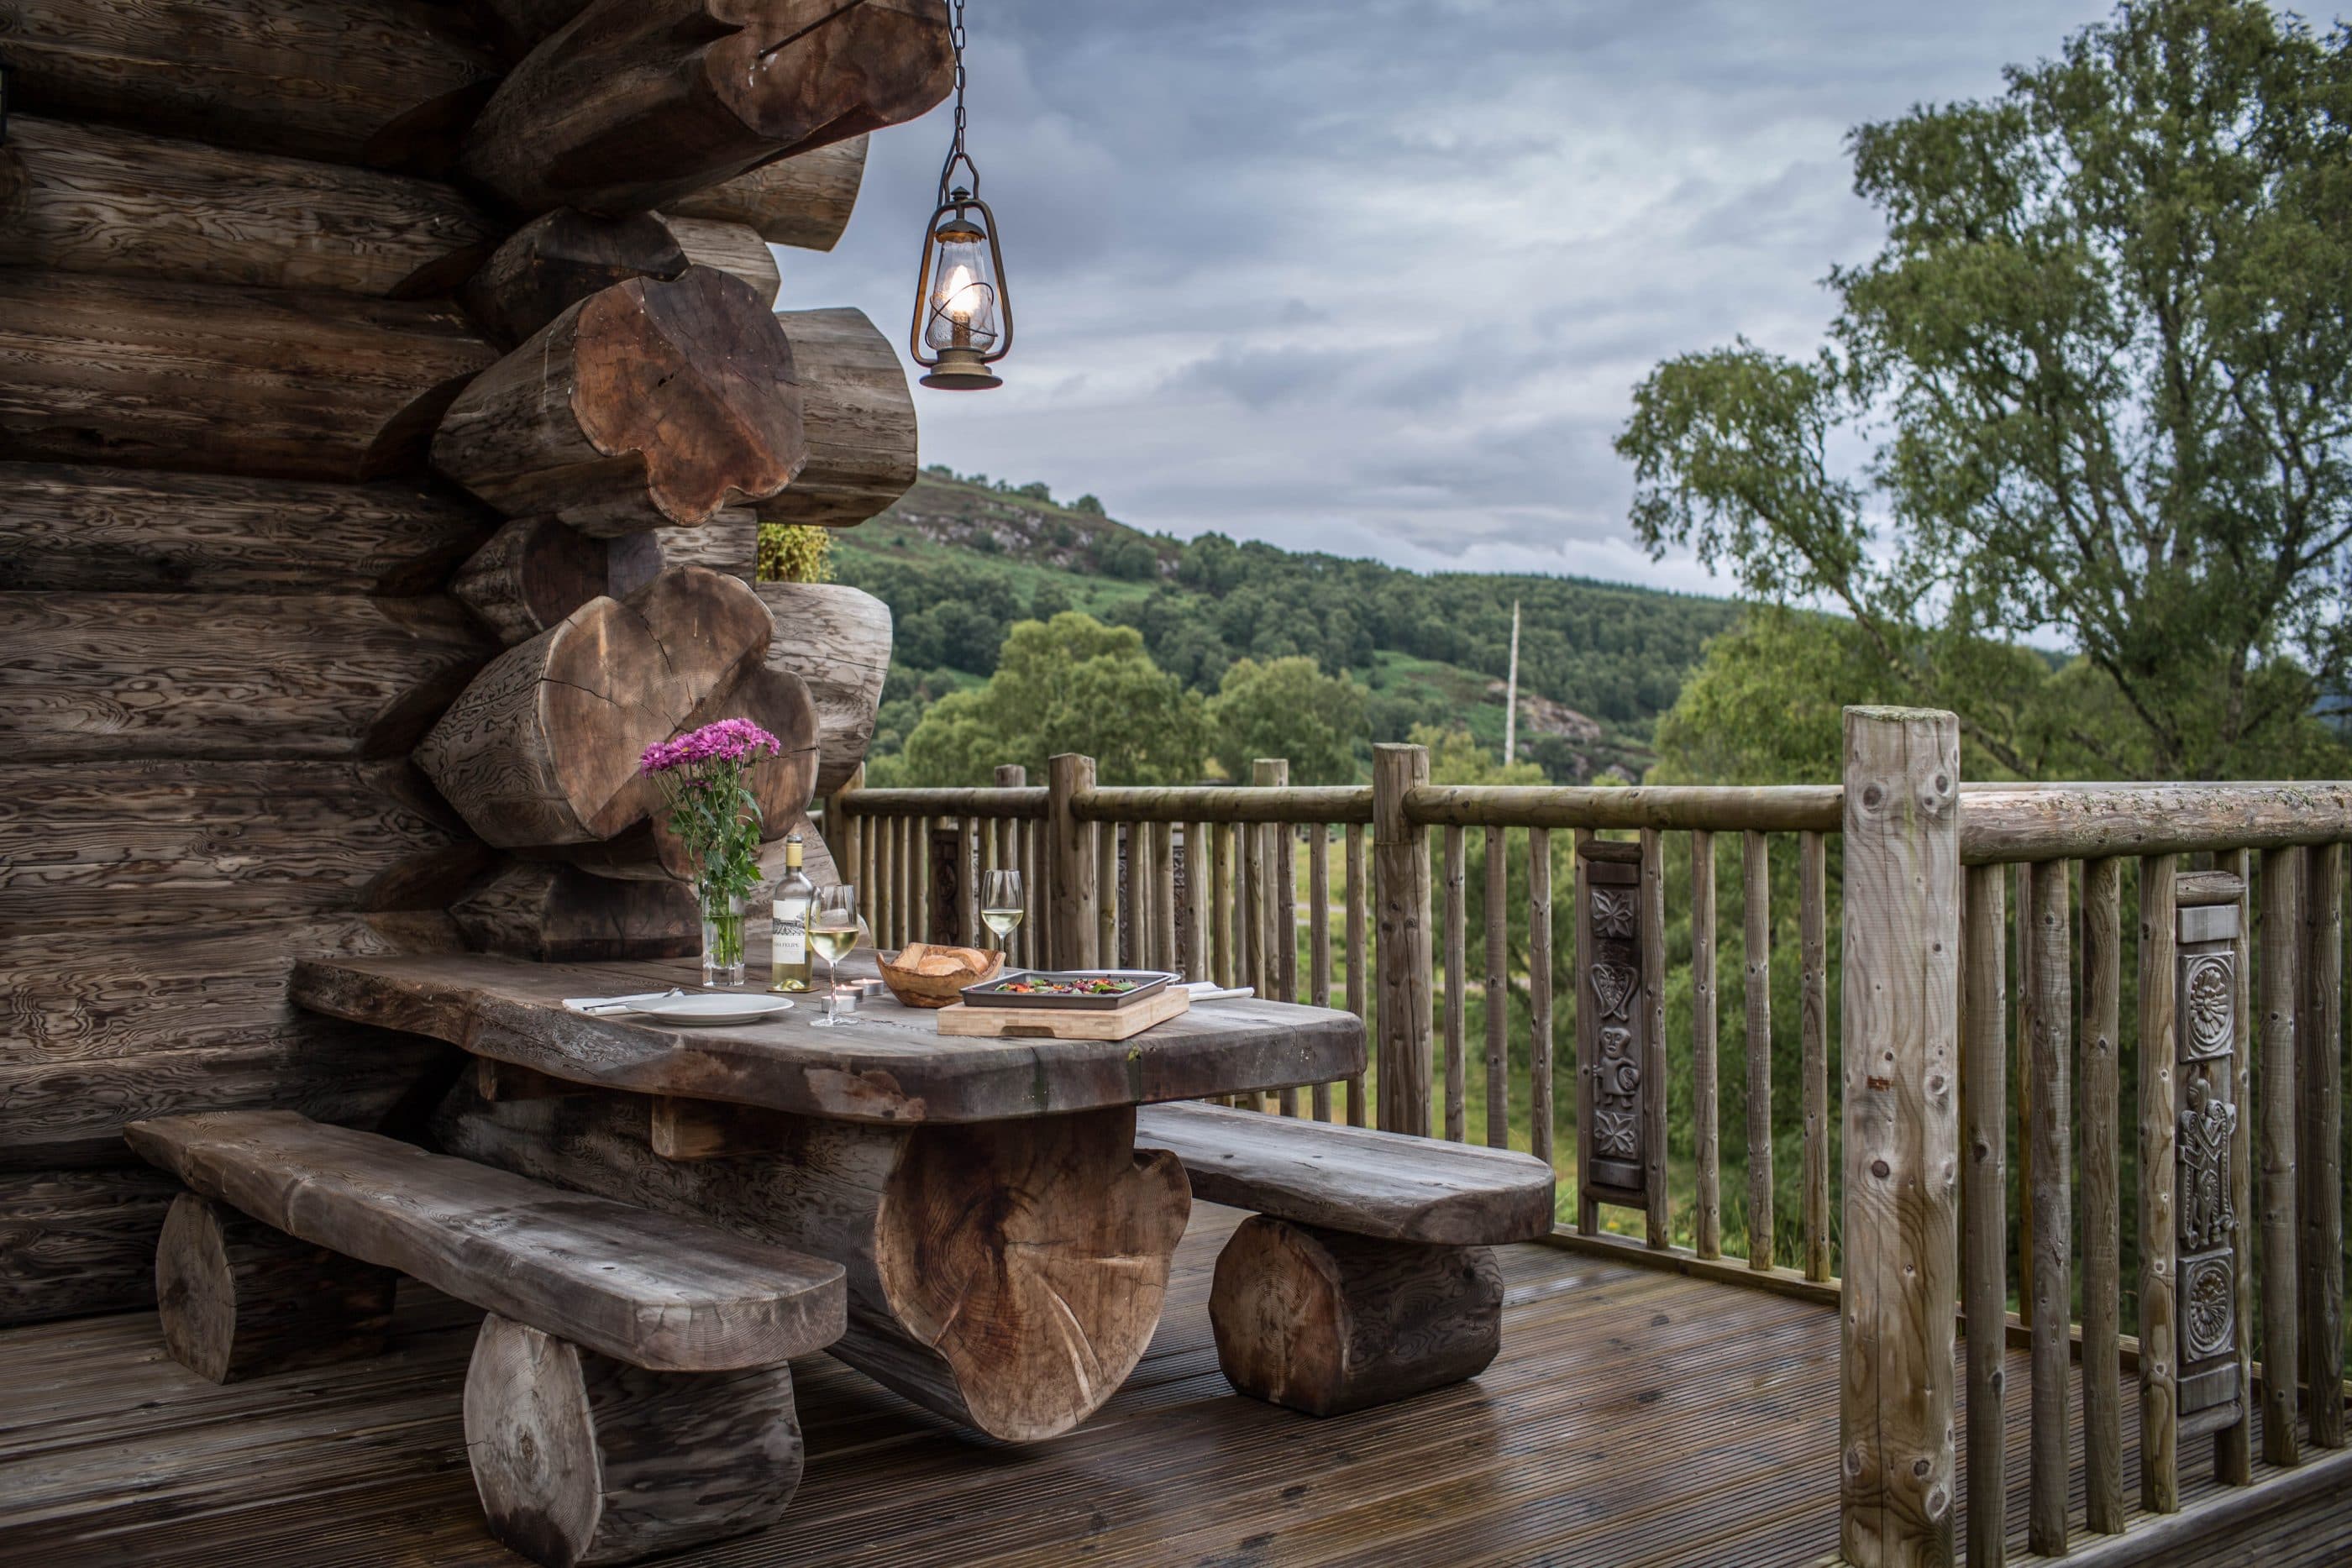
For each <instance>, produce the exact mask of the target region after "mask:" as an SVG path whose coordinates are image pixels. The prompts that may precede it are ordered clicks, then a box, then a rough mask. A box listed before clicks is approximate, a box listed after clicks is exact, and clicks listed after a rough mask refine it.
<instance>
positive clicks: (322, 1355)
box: [155, 1192, 400, 1383]
mask: <svg viewBox="0 0 2352 1568" xmlns="http://www.w3.org/2000/svg"><path fill="white" fill-rule="evenodd" d="M399 1281H400V1276H399V1275H398V1274H397V1273H395V1272H394V1271H393V1270H390V1269H379V1268H376V1267H374V1266H373V1265H371V1264H367V1263H362V1262H360V1261H358V1260H355V1259H351V1258H346V1257H344V1256H343V1255H342V1254H341V1253H340V1252H331V1251H329V1250H328V1249H326V1248H324V1247H314V1246H312V1245H311V1244H310V1243H309V1242H307V1241H300V1240H297V1239H295V1238H293V1237H291V1236H289V1235H287V1234H286V1233H285V1232H284V1231H281V1230H274V1229H272V1228H270V1227H268V1226H267V1225H264V1224H262V1223H261V1222H260V1221H259V1220H257V1219H249V1218H247V1217H246V1216H244V1215H242V1214H240V1213H238V1212H237V1211H236V1209H234V1208H231V1207H228V1206H227V1205H226V1204H221V1203H215V1202H213V1201H212V1200H211V1199H210V1198H206V1197H198V1196H196V1195H195V1194H194V1193H192V1192H184V1193H182V1194H181V1195H180V1196H179V1197H176V1198H174V1199H173V1200H172V1208H171V1212H170V1213H169V1214H167V1215H165V1216H164V1218H163V1238H162V1239H161V1240H159V1241H158V1242H157V1243H156V1247H155V1300H156V1305H157V1309H158V1312H159V1314H160V1316H161V1317H162V1319H163V1348H164V1349H166V1350H168V1351H170V1352H171V1353H172V1359H173V1360H174V1361H176V1362H178V1363H179V1364H181V1365H183V1366H184V1367H186V1368H187V1369H188V1370H189V1371H191V1372H193V1373H195V1374H196V1375H198V1376H200V1377H207V1378H210V1379H211V1380H212V1381H213V1382H215V1383H234V1382H236V1381H237V1380H238V1379H240V1378H245V1377H252V1376H255V1375H261V1374H267V1373H272V1372H287V1371H291V1370H292V1369H294V1368H296V1367H302V1366H319V1365H323V1364H328V1363H331V1362H338V1361H353V1360H359V1359H362V1358H364V1357H366V1356H371V1355H377V1354H382V1352H383V1347H384V1339H385V1335H386V1333H387V1332H388V1331H389V1329H390V1327H391V1324H392V1303H393V1293H394V1289H395V1287H396V1286H397V1285H398V1284H399Z"/></svg>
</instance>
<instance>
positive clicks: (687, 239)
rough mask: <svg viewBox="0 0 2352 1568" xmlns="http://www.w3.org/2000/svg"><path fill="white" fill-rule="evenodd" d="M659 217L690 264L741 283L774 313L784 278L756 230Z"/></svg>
mask: <svg viewBox="0 0 2352 1568" xmlns="http://www.w3.org/2000/svg"><path fill="white" fill-rule="evenodd" d="M656 215H657V216H658V217H659V219H660V222H661V225H662V227H664V228H666V229H667V230H668V231H669V233H670V237H671V238H673V239H675V240H676V241H677V244H678V247H679V248H680V249H681V250H683V251H684V252H685V253H686V258H687V259H688V261H690V262H692V263H693V264H694V265H695V266H697V267H716V268H718V269H719V271H720V272H723V273H726V274H728V275H729V276H730V277H735V278H737V279H739V280H740V281H741V282H742V283H743V284H744V286H745V287H749V288H750V289H751V292H752V293H753V294H754V295H756V296H758V298H759V299H760V302H761V304H762V305H764V306H766V307H767V308H769V309H771V310H772V309H774V308H775V306H776V296H777V294H778V293H779V292H780V291H782V288H783V286H784V277H783V274H782V273H781V272H779V271H777V270H776V258H775V256H774V255H773V253H772V252H771V251H770V250H769V249H768V242H767V241H765V240H763V239H761V237H760V235H759V234H758V232H757V231H756V230H753V229H751V228H747V227H745V226H744V225H741V224H730V223H722V222H719V221H718V220H716V219H712V218H690V217H687V216H684V215H682V214H677V213H662V214H656Z"/></svg>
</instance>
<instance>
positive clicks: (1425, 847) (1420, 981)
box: [1372, 746, 1431, 1137]
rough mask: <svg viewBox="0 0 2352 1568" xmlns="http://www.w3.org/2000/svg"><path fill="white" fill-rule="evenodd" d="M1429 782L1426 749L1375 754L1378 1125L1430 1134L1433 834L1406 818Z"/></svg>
mask: <svg viewBox="0 0 2352 1568" xmlns="http://www.w3.org/2000/svg"><path fill="white" fill-rule="evenodd" d="M1428 779H1429V754H1428V753H1427V752H1426V751H1425V750H1423V749H1422V748H1421V747H1412V746H1375V747H1372V904H1373V911H1374V914H1373V922H1374V931H1375V936H1374V941H1375V942H1376V943H1377V945H1378V948H1379V956H1377V957H1376V958H1375V959H1374V964H1375V966H1376V967H1375V970H1374V973H1375V975H1376V976H1377V977H1378V982H1379V986H1380V1001H1379V1006H1378V1009H1377V1012H1376V1016H1377V1017H1378V1019H1379V1022H1380V1064H1379V1068H1378V1071H1377V1073H1376V1079H1377V1082H1378V1088H1379V1094H1380V1110H1379V1115H1378V1118H1377V1119H1378V1124H1379V1125H1380V1127H1381V1130H1382V1131H1383V1132H1390V1133H1409V1134H1418V1135H1420V1136H1423V1137H1426V1136H1427V1135H1428V1134H1429V1088H1430V1084H1429V1076H1430V1067H1431V1062H1430V1050H1429V1047H1430V1010H1429V1009H1430V996H1429V987H1430V969H1431V956H1430V918H1429V915H1430V911H1429V832H1428V830H1427V829H1425V828H1423V827H1421V826H1419V825H1417V824H1416V823H1414V822H1412V821H1409V820H1408V819H1407V817H1406V814H1405V798H1406V795H1407V792H1408V791H1410V790H1411V789H1413V788H1414V787H1415V786H1417V785H1422V784H1425V783H1426V782H1427V781H1428Z"/></svg>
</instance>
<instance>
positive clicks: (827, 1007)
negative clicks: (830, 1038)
mask: <svg viewBox="0 0 2352 1568" xmlns="http://www.w3.org/2000/svg"><path fill="white" fill-rule="evenodd" d="M808 940H809V947H810V949H811V950H812V951H814V953H815V954H816V956H818V957H820V958H822V959H824V1017H823V1018H821V1019H812V1020H811V1026H812V1027H813V1028H816V1029H830V1028H831V1027H832V1026H834V1025H835V1024H837V1023H845V1022H847V1021H849V1020H847V1019H844V1018H842V1017H841V1016H840V1015H839V1014H838V1013H837V1012H836V1011H835V997H836V996H837V995H838V994H839V992H840V988H841V985H840V981H839V980H838V979H837V978H836V977H835V974H834V966H835V965H837V964H839V963H840V962H841V961H842V960H843V959H844V958H846V957H848V956H849V954H850V950H851V949H852V948H854V947H856V946H857V890H856V888H854V887H847V886H841V887H820V888H818V889H817V890H816V897H815V898H814V899H812V900H811V901H810V902H809V911H808Z"/></svg>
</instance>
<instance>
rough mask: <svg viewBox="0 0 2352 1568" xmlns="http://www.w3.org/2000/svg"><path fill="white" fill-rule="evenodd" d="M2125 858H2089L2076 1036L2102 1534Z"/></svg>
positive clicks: (2119, 1426)
mask: <svg viewBox="0 0 2352 1568" xmlns="http://www.w3.org/2000/svg"><path fill="white" fill-rule="evenodd" d="M1970 874H1971V875H1974V874H1975V873H1970ZM1992 874H1995V875H1998V874H1999V873H1992ZM2123 934H2124V933H2123V862H2121V861H2119V860H2115V859H2102V860H2094V861H2085V862H2083V1032H2082V1038H2081V1039H2080V1040H2079V1041H2078V1042H2077V1051H2078V1053H2079V1054H2078V1061H2080V1063H2081V1065H2080V1068H2079V1069H2078V1071H2077V1087H2078V1089H2079V1091H2080V1102H2079V1103H2080V1110H2079V1113H2078V1121H2079V1124H2080V1127H2081V1134H2080V1136H2081V1153H2080V1158H2079V1168H2080V1171H2081V1175H2082V1193H2083V1201H2082V1228H2083V1305H2082V1315H2083V1352H2082V1362H2083V1491H2084V1523H2085V1524H2086V1525H2087V1526H2088V1528H2089V1529H2091V1530H2092V1531H2095V1532H2098V1533H2102V1534H2115V1533H2117V1532H2119V1531H2122V1529H2123V1528H2124V1521H2125V1519H2126V1516H2127V1514H2128V1513H2129V1508H2128V1505H2126V1502H2125V1500H2124V1468H2123V1467H2124V1459H2123V1454H2124V1438H2123V1401H2122V1398H2121V1397H2120V1394H2119V1390H2120V1389H2121V1387H2122V1370H2123V1368H2122V1357H2121V1354H2120V1351H2119V1347H2118V1345H2117V1343H2116V1340H2117V1336H2118V1334H2119V1333H2120V1330H2121V1322H2122V1312H2123V1308H2122V1295H2123V1241H2122V1235H2123V1191H2122V1179H2123V1178H2122V1151H2123V1129H2122V1099H2123V1074H2122V1042H2123ZM2241 1386H2243V1385H2241Z"/></svg>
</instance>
